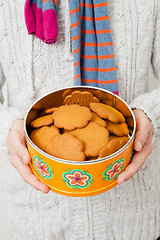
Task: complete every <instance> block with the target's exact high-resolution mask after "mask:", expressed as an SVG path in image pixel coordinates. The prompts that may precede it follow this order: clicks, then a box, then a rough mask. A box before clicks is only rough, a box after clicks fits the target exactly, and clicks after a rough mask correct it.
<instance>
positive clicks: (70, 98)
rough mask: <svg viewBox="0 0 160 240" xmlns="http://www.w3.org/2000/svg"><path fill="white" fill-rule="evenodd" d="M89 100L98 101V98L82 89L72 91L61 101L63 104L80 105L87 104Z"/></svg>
mask: <svg viewBox="0 0 160 240" xmlns="http://www.w3.org/2000/svg"><path fill="white" fill-rule="evenodd" d="M90 102H99V99H98V98H96V97H95V96H93V94H92V93H90V92H87V91H84V92H81V91H74V92H72V93H71V94H70V95H67V96H66V97H65V99H64V101H63V103H64V104H67V105H71V104H79V105H80V106H86V107H88V106H89V103H90Z"/></svg>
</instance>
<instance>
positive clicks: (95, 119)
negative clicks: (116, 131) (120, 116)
mask: <svg viewBox="0 0 160 240" xmlns="http://www.w3.org/2000/svg"><path fill="white" fill-rule="evenodd" d="M92 115H93V117H92V120H91V122H95V123H98V124H99V125H100V126H102V127H106V126H107V123H106V121H104V120H103V119H102V118H100V117H99V116H98V115H97V113H94V112H93V113H92Z"/></svg>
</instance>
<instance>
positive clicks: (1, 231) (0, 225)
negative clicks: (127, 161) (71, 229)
mask: <svg viewBox="0 0 160 240" xmlns="http://www.w3.org/2000/svg"><path fill="white" fill-rule="evenodd" d="M149 79H150V90H152V89H154V88H155V87H156V86H157V85H158V81H157V80H156V79H155V78H154V76H153V73H152V69H151V68H150V69H149ZM7 205H8V195H7V193H4V192H1V191H0V239H1V240H9V237H8V226H7V215H6V211H7ZM22 240H23V239H22Z"/></svg>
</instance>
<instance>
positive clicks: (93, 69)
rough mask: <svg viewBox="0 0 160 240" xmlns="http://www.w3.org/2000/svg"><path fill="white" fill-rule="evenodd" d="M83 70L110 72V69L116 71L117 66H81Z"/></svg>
mask: <svg viewBox="0 0 160 240" xmlns="http://www.w3.org/2000/svg"><path fill="white" fill-rule="evenodd" d="M81 70H83V71H92V72H96V71H97V72H110V71H115V70H116V67H114V68H85V67H81Z"/></svg>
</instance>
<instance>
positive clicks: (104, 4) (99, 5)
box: [94, 2, 108, 8]
mask: <svg viewBox="0 0 160 240" xmlns="http://www.w3.org/2000/svg"><path fill="white" fill-rule="evenodd" d="M105 6H108V3H107V2H105V3H96V4H94V7H95V8H98V7H105Z"/></svg>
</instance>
